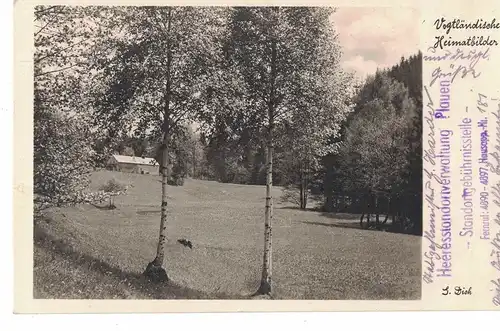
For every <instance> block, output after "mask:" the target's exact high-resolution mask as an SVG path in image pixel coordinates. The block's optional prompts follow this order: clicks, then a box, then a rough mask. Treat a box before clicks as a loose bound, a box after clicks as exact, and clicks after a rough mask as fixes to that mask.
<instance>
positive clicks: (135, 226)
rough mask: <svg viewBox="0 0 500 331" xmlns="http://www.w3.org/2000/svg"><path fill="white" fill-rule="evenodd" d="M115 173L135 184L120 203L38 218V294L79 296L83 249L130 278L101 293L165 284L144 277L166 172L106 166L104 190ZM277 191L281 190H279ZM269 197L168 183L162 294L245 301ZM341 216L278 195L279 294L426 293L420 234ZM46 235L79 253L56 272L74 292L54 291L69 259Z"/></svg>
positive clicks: (238, 188) (255, 274) (96, 182)
mask: <svg viewBox="0 0 500 331" xmlns="http://www.w3.org/2000/svg"><path fill="white" fill-rule="evenodd" d="M111 178H115V179H116V180H117V181H119V182H121V183H123V184H125V185H127V186H128V190H127V194H126V195H123V196H119V197H116V199H115V204H116V206H117V209H114V210H106V209H101V208H96V207H94V206H90V205H80V206H76V207H70V208H63V209H53V210H51V211H49V212H48V213H47V215H46V219H45V221H38V222H37V224H38V225H37V227H38V228H39V229H40V230H41V232H40V233H42V234H41V235H39V238H41V239H39V242H40V244H38V245H36V246H35V271H34V272H35V274H34V276H35V296H36V297H44V298H49V297H68V296H70V297H81V296H78V295H79V294H78V290H77V289H78V286H80V285H81V282H79V281H78V277H79V276H78V275H79V274H81V272H82V271H81V270H82V269H85V268H86V267H85V264H83V265H82V266H80V264H78V263H79V262H77V261H76V260H75V259H77V256H85V257H87V259H86V260H85V261H87V262H88V263H90V265H96V264H97V265H101V264H102V265H104V266H106V268H109V269H110V270H111V271H113V272H111V274H110V276H109V277H115V276H116V277H117V278H116V279H117V280H119V279H122V278H123V279H124V284H129V283H130V284H132V285H123V286H122V287H120V288H121V289H123V291H122V292H119V293H115V292H113V291H115V290H116V287H114V288H113V289H112V288H109V289H108V290H109V291H110V292H109V294H106V291H107V290H105V288H106V287H105V286H103V289H102V290H101V292H102V293H101V294H100V295H96V297H103V298H108V297H120V298H122V297H123V298H139V297H151V295H153V294H152V293H156V292H158V291H159V289H156V292H155V291H150V290H151V289H152V288H150V287H151V286H153V285H151V284H146V283H143V282H142V281H143V280H141V277H140V274H141V273H142V271H143V270H144V268H145V266H146V264H147V263H148V262H150V261H151V260H152V259H153V258H154V254H155V249H156V241H157V236H158V228H159V217H160V212H159V211H160V208H159V205H160V204H159V202H160V192H161V186H160V185H161V183H160V181H159V177H158V176H153V175H135V174H125V173H119V172H108V171H100V172H97V173H95V174H94V175H93V178H92V187H93V188H94V189H97V188H98V187H99V186H100V185H102V184H103V183H105V182H107V181H108V180H109V179H111ZM275 191H277V192H276V194H275V197H276V196H277V195H279V189H276V190H275ZM264 196H265V187H263V186H246V185H235V184H221V183H217V182H210V181H200V180H187V181H186V183H185V185H184V186H183V187H170V186H169V206H168V211H169V215H168V224H167V237H168V240H169V242H168V243H167V247H166V253H165V258H166V261H165V268H166V270H167V272H168V274H169V277H170V278H171V279H172V281H173V283H174V284H175V285H169V286H172V288H171V289H169V290H168V291H167V292H168V293H172V294H164V295H163V297H162V298H181V297H184V298H197V297H210V298H226V297H227V298H241V297H242V296H247V295H249V294H251V293H253V292H254V291H255V290H256V289H257V287H258V284H259V280H260V272H261V263H262V261H261V260H262V248H263V223H264ZM277 200H278V199H276V201H277ZM336 222H337V223H338V220H336V219H334V218H331V217H329V215H323V214H322V213H319V212H312V211H300V210H297V209H293V208H290V206H287V205H283V204H279V203H277V202H276V204H275V210H274V224H273V225H274V228H273V244H274V254H273V259H274V261H273V277H274V282H275V295H274V296H275V298H277V299H360V300H361V299H372V300H373V299H379V300H380V299H419V298H420V274H421V272H420V242H421V240H420V238H419V237H416V236H409V235H403V234H393V233H387V232H377V231H367V230H359V229H351V228H342V227H337V226H334V225H335V223H336ZM44 238H50V240H51V242H54V241H56V242H57V241H61V240H62V241H63V242H64V245H66V246H68V247H71V250H72V251H74V252H77V254H78V255H75V254H66V255H64V259H65V260H64V263H68V264H71V263H73V264H71V265H68V266H67V267H61V268H62V269H65V270H71V268H73V271H71V272H70V271H68V272H67V273H63V274H61V275H59V274H58V273H54V275H55V276H53V277H52V279H51V281H52V282H55V283H57V281H58V279H59V280H60V279H66V280H68V281H70V282H73V283H74V289H73V290H72V291H69V292H67V291H68V288H67V287H62V286H61V287H60V288H59V292H60V293H58V291H57V289H52V290H47V288H48V287H47V286H46V284H47V282H48V280H47V279H48V278H51V277H49V276H47V275H48V274H49V273H48V270H50V268H52V267H53V266H51V265H52V264H59V265H63V264H64V263H63V262H61V261H59V260H58V257H59V253H57V252H55V253H54V249H53V247H54V245H52V244H51V245H49V246H47V245H45V246H44V244H43V243H44V242H46V241H45V239H44ZM180 238H186V239H189V240H191V241H192V242H193V245H194V247H193V249H189V248H187V247H184V246H182V245H180V244H179V243H178V242H177V239H180ZM56 253H57V254H56ZM50 254H55V256H57V257H50V256H51V255H50ZM71 261H73V262H71ZM89 261H90V262H89ZM92 261H93V262H92ZM106 268H104V269H106ZM104 269H103V270H104ZM85 270H88V268H87V269H85ZM99 270H100V269H97V271H95V272H97V274H95V275H94V276H92V277H94V278H92V277H87V278H88V279H89V281H88V283H89V284H91V283H92V282H104V283H105V282H106V281H107V280H109V279H108V278H106V277H108V276H102V275H103V274H104V275H105V274H106V270H104V271H102V270H101V271H99ZM108 271H109V270H108ZM90 279H94V280H92V281H90ZM130 279H132V281H131V282H130V281H129V280H130ZM137 279H139V280H137ZM134 281H137V282H139V283H134ZM112 283H113V284H114V281H112ZM79 284H80V285H79ZM134 284H136V285H134ZM84 286H88V284H87V285H84ZM141 287H146V288H147V289H145V290H144V289H143V290H140V288H141ZM188 289H189V290H188ZM169 291H170V292H169ZM87 292H88V293H92V291H87ZM160 292H161V291H160ZM167 292H162V293H167ZM68 293H71V294H68ZM83 296H84V297H85V296H87V297H89V296H90V297H93V296H92V295H91V294H84V295H83Z"/></svg>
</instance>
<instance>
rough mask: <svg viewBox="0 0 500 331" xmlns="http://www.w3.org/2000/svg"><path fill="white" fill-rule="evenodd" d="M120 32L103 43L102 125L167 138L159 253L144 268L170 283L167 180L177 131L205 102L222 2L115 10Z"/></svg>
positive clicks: (163, 157)
mask: <svg viewBox="0 0 500 331" xmlns="http://www.w3.org/2000/svg"><path fill="white" fill-rule="evenodd" d="M113 10H114V13H113V17H114V19H115V20H116V19H117V18H119V21H120V22H119V23H120V26H122V32H121V33H120V34H119V35H117V36H116V38H115V40H113V41H112V43H111V44H112V46H111V47H110V46H109V44H110V43H107V44H103V45H102V47H101V48H100V50H99V52H102V53H103V54H104V55H105V56H104V60H102V61H100V63H99V65H98V68H99V70H100V72H101V78H102V80H103V81H105V82H106V83H105V86H106V88H105V89H104V93H102V94H101V98H100V99H99V100H98V101H97V104H98V107H97V112H96V119H97V122H98V124H99V125H101V126H106V125H113V126H114V125H122V126H124V127H125V128H126V130H128V131H135V132H136V133H141V132H147V133H148V134H150V135H153V136H155V135H156V136H161V149H162V153H161V162H160V172H161V176H162V181H161V182H162V184H161V187H162V188H161V218H160V230H159V238H158V245H157V250H156V256H155V258H154V260H153V261H152V262H150V263H149V264H148V266H147V268H146V270H145V274H146V275H147V276H149V277H150V278H151V279H152V280H154V281H167V280H168V276H167V273H166V270H165V269H164V268H163V264H164V250H165V244H166V240H167V232H166V229H167V207H168V201H167V191H168V186H167V180H168V175H169V174H168V164H169V146H170V142H171V135H172V132H173V130H174V129H175V128H176V127H178V126H179V125H181V124H184V123H186V122H189V121H190V120H193V119H194V118H196V117H197V116H198V115H199V113H200V112H202V111H203V109H205V108H206V106H205V101H204V100H206V96H207V94H210V86H209V85H210V82H211V81H213V80H214V75H216V73H215V72H214V71H213V68H214V67H215V66H214V63H215V62H216V61H217V54H218V52H219V50H220V47H218V45H217V43H216V39H217V38H218V34H219V32H220V30H221V29H223V23H224V20H223V15H222V13H223V12H224V11H225V10H226V9H224V8H220V9H219V8H198V7H123V8H120V7H118V8H114V9H113Z"/></svg>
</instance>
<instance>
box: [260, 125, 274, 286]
mask: <svg viewBox="0 0 500 331" xmlns="http://www.w3.org/2000/svg"><path fill="white" fill-rule="evenodd" d="M266 159H267V160H266V163H267V172H266V211H265V219H264V262H263V266H262V279H261V282H260V288H259V290H258V291H257V293H260V294H271V288H272V253H273V251H272V248H273V247H272V219H273V197H272V187H273V143H272V127H270V128H269V140H268V143H267V157H266Z"/></svg>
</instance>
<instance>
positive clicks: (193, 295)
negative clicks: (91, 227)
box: [33, 224, 248, 300]
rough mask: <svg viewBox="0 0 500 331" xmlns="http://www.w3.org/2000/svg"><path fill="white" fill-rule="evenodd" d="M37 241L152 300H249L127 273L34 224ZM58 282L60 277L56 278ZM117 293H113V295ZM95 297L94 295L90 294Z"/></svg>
mask: <svg viewBox="0 0 500 331" xmlns="http://www.w3.org/2000/svg"><path fill="white" fill-rule="evenodd" d="M33 239H34V244H35V245H36V246H38V247H40V248H44V249H46V250H49V251H51V253H53V254H57V255H58V256H59V257H61V258H63V259H64V260H66V261H68V262H69V263H70V265H73V266H75V269H76V268H78V267H79V268H83V269H87V270H89V271H94V272H98V273H99V274H100V275H102V279H103V281H104V280H106V281H108V282H110V281H111V282H113V283H116V284H117V285H118V284H120V283H128V284H129V285H128V287H129V290H131V291H132V292H136V293H141V294H142V295H145V296H146V297H148V298H149V299H164V300H165V299H248V298H246V297H243V296H236V295H231V296H229V295H227V294H225V293H216V294H210V295H208V294H206V293H204V292H201V291H198V290H194V289H190V288H186V287H181V286H179V285H176V284H174V283H172V282H169V283H164V284H161V283H160V284H159V283H153V282H151V281H150V280H149V279H148V278H146V277H145V276H144V275H143V274H139V273H135V272H126V271H123V270H121V269H119V268H117V267H115V266H112V265H110V264H109V263H106V262H103V261H101V260H99V259H96V258H95V257H92V256H90V255H87V254H84V253H80V252H77V251H76V250H75V249H74V248H73V247H71V245H70V244H68V243H67V242H66V241H64V240H60V239H56V238H54V237H53V236H51V235H50V234H48V233H47V231H46V230H44V229H43V228H42V227H40V226H38V225H37V224H35V226H34V236H33ZM53 281H54V283H57V282H58V281H60V280H57V279H54V280H53ZM112 296H113V293H110V297H112ZM88 298H89V299H92V295H91V294H90V295H88Z"/></svg>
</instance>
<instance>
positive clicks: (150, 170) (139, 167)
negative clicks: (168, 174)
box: [137, 164, 160, 175]
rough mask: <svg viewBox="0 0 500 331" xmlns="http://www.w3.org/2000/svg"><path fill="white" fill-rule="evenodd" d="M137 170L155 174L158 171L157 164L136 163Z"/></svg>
mask: <svg viewBox="0 0 500 331" xmlns="http://www.w3.org/2000/svg"><path fill="white" fill-rule="evenodd" d="M137 170H138V172H139V173H144V174H154V175H157V174H158V172H159V171H160V169H159V167H158V166H155V165H143V164H140V165H137Z"/></svg>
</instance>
